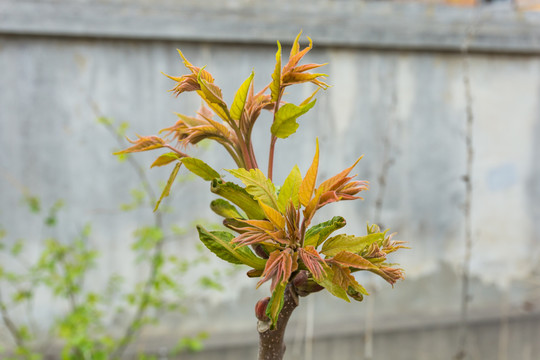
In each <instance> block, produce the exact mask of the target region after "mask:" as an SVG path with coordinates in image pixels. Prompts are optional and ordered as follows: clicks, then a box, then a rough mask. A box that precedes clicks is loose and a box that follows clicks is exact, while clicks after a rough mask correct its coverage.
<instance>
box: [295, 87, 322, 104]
mask: <svg viewBox="0 0 540 360" xmlns="http://www.w3.org/2000/svg"><path fill="white" fill-rule="evenodd" d="M319 90H321V88H320V87H318V88H317V89H316V90H315V91H314V92H313V93H312V94H311V95H310V97H308V98H307V99H306V100H304V101H302V103H301V104H300V106H303V105H306V104H308V103H310V102H311V99H313V97H314V96H315V95H316V94H317V93H318V92H319Z"/></svg>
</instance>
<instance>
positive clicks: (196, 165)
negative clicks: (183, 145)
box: [180, 157, 221, 181]
mask: <svg viewBox="0 0 540 360" xmlns="http://www.w3.org/2000/svg"><path fill="white" fill-rule="evenodd" d="M180 161H182V163H183V164H184V166H185V167H186V168H187V169H188V170H189V171H191V172H192V173H194V174H195V175H198V176H200V177H201V178H203V179H204V180H206V181H212V180H214V179H218V178H220V177H221V176H220V175H219V173H218V172H217V171H216V170H214V169H212V168H211V167H210V166H209V165H208V164H207V163H205V162H204V161H202V160H200V159H197V158H194V157H185V158H182V159H181V160H180Z"/></svg>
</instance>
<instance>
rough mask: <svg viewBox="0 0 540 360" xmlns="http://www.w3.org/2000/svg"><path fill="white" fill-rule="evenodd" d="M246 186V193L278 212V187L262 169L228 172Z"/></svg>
mask: <svg viewBox="0 0 540 360" xmlns="http://www.w3.org/2000/svg"><path fill="white" fill-rule="evenodd" d="M227 171H228V172H230V173H231V174H233V175H234V176H235V177H237V178H238V179H240V180H241V181H242V182H243V183H244V185H246V191H247V192H248V193H249V194H251V195H253V197H254V198H255V200H257V201H260V202H262V203H263V204H265V205H267V206H270V207H271V208H273V209H275V210H278V209H279V206H278V204H277V198H276V187H275V186H274V184H273V183H272V181H271V180H270V179H268V178H267V177H266V176H264V174H263V172H262V171H261V170H260V169H251V170H249V171H247V170H246V169H242V168H240V169H236V170H227Z"/></svg>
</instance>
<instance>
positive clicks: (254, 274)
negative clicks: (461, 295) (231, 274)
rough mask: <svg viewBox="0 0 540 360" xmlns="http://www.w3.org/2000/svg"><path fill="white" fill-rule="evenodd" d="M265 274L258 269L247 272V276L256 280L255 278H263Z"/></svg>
mask: <svg viewBox="0 0 540 360" xmlns="http://www.w3.org/2000/svg"><path fill="white" fill-rule="evenodd" d="M262 273H263V271H262V270H257V269H251V270H249V271H248V272H247V276H248V277H250V278H254V277H259V276H261V275H262Z"/></svg>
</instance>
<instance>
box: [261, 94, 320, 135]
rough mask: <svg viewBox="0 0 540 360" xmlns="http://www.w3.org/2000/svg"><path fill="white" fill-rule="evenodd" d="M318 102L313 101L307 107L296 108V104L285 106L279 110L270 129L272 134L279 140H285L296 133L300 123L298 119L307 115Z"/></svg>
mask: <svg viewBox="0 0 540 360" xmlns="http://www.w3.org/2000/svg"><path fill="white" fill-rule="evenodd" d="M316 101H317V100H313V101H312V102H310V103H307V104H306V105H301V106H296V105H294V104H285V105H283V106H282V107H280V108H279V110H278V111H277V113H276V116H275V121H274V123H273V124H272V127H271V128H270V131H271V132H272V134H273V135H274V136H276V137H278V138H281V139H285V138H287V137H289V136H290V135H292V134H294V133H295V132H296V129H298V126H299V125H298V123H297V122H296V119H298V117H299V116H301V115H303V114H305V113H307V112H308V111H309V110H310V109H311V108H312V107H313V106H314V105H315V102H316Z"/></svg>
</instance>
